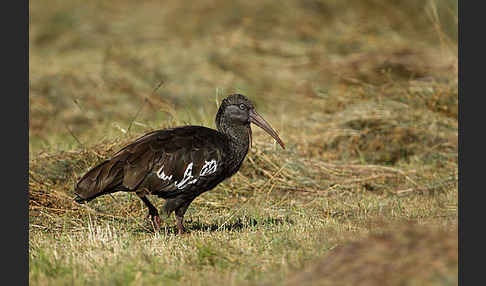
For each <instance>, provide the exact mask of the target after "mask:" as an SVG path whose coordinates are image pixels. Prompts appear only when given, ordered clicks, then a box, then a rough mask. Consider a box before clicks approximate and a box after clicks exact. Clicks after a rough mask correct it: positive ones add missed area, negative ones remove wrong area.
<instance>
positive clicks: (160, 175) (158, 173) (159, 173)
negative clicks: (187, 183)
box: [156, 165, 172, 181]
mask: <svg viewBox="0 0 486 286" xmlns="http://www.w3.org/2000/svg"><path fill="white" fill-rule="evenodd" d="M163 169H164V165H162V167H160V169H159V170H158V171H157V173H156V174H157V177H159V178H160V179H161V180H164V181H167V180H171V179H172V175H170V176H167V175H166V174H165V173H164V170H163Z"/></svg>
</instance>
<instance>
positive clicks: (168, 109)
mask: <svg viewBox="0 0 486 286" xmlns="http://www.w3.org/2000/svg"><path fill="white" fill-rule="evenodd" d="M29 39H30V41H29V59H30V66H29V80H30V96H29V100H30V105H29V108H30V122H29V126H30V129H29V134H30V151H31V153H32V152H33V153H35V152H37V151H38V150H47V149H52V148H54V149H55V150H59V149H61V150H62V149H66V148H71V147H80V146H79V143H78V142H76V140H75V139H74V138H73V136H72V135H75V136H76V137H77V138H78V139H79V141H81V142H82V143H83V144H87V145H89V144H91V143H94V142H97V141H100V140H101V139H103V138H107V137H108V138H110V137H116V136H120V135H123V134H124V133H125V131H127V129H128V126H130V123H132V121H133V118H135V116H136V119H135V121H133V123H132V125H131V129H130V131H131V132H135V133H136V132H142V131H144V130H148V129H152V128H160V127H166V126H171V125H174V124H184V123H191V124H204V125H211V124H212V125H211V126H214V123H213V121H214V119H213V117H214V114H215V111H216V109H217V103H218V101H219V100H221V98H222V97H224V96H226V95H228V94H230V93H234V92H239V93H243V94H245V95H247V96H249V97H250V98H252V99H253V100H254V101H256V103H257V107H258V109H259V110H261V112H262V113H263V114H265V115H266V116H267V117H268V116H270V119H271V122H272V123H273V124H274V125H275V126H274V127H275V128H277V129H278V130H279V131H280V132H281V134H282V135H283V136H284V137H285V138H287V140H286V141H288V142H289V144H291V145H297V144H298V141H299V136H301V135H303V134H300V133H298V134H295V133H294V132H292V130H293V128H295V127H300V126H303V125H304V126H309V129H307V130H308V132H306V134H305V135H306V136H313V135H316V136H319V140H320V139H322V135H323V134H319V133H322V132H328V133H329V132H331V133H333V134H328V135H330V136H331V137H332V136H333V135H336V134H334V133H336V132H339V130H337V129H340V128H341V127H342V126H340V127H339V126H327V127H329V128H325V129H327V130H323V129H319V128H318V127H316V126H313V125H316V121H319V122H320V123H321V124H320V125H321V127H323V126H322V124H329V123H331V122H332V121H336V118H335V116H330V117H323V116H324V115H328V114H335V115H337V113H339V112H342V111H343V110H346V108H348V107H350V106H351V105H354V104H355V103H358V102H360V103H364V102H366V101H367V102H368V103H370V104H371V106H368V107H367V108H369V109H370V110H366V112H368V111H370V112H371V111H373V110H374V112H378V111H377V110H376V109H377V108H378V107H377V106H376V104H377V103H378V102H381V103H382V100H387V99H390V100H394V101H398V102H404V101H406V102H407V104H409V106H414V107H415V106H420V108H428V110H432V111H434V112H439V113H442V114H443V115H444V116H448V117H450V118H456V119H457V1H452V0H441V1H432V0H431V1H423V0H417V1H415V0H409V1H381V0H366V1H353V0H340V1H332V0H330V1H324V0H304V1H284V2H281V1H269V0H264V1H250V2H248V1H218V0H212V1H197V2H186V1H145V0H141V1H124V0H122V1H83V2H79V1H69V0H68V1H55V0H49V1H32V2H30V30H29ZM160 83H163V84H162V85H161V86H160V88H158V89H157V90H156V91H154V89H156V88H157V86H159V84H160ZM382 107H383V106H382ZM363 108H364V107H363ZM378 109H379V108H378ZM385 109H389V107H385ZM137 111H139V113H138V114H137ZM395 115H396V114H395ZM272 116H273V117H274V118H271V117H272ZM350 120H352V118H350ZM313 127H316V128H317V129H313ZM330 127H332V128H330ZM330 129H332V130H334V131H330ZM341 131H342V130H341ZM71 133H72V134H71ZM293 135H295V136H293ZM331 137H328V138H331ZM302 141H303V143H304V145H305V142H306V140H305V139H304V140H302ZM317 143H319V142H317ZM320 143H322V142H320Z"/></svg>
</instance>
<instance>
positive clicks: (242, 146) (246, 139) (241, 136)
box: [218, 124, 250, 166]
mask: <svg viewBox="0 0 486 286" xmlns="http://www.w3.org/2000/svg"><path fill="white" fill-rule="evenodd" d="M218 130H219V132H221V133H223V134H225V135H226V136H227V138H228V139H229V145H230V152H231V154H232V157H233V158H232V159H233V161H234V162H235V164H237V165H238V166H239V165H241V163H242V162H243V159H245V156H246V154H247V153H248V147H249V146H250V125H238V126H225V125H224V124H222V125H220V126H218Z"/></svg>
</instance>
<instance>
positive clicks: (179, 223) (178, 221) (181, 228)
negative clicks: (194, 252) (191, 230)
mask: <svg viewBox="0 0 486 286" xmlns="http://www.w3.org/2000/svg"><path fill="white" fill-rule="evenodd" d="M176 226H177V230H178V234H179V235H183V234H188V232H187V230H186V228H185V227H184V225H183V224H182V217H176Z"/></svg>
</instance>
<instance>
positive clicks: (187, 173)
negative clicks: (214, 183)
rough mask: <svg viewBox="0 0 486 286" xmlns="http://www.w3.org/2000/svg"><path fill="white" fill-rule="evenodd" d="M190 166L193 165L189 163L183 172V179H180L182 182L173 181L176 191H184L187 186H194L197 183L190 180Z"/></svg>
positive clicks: (191, 176)
mask: <svg viewBox="0 0 486 286" xmlns="http://www.w3.org/2000/svg"><path fill="white" fill-rule="evenodd" d="M192 165H193V163H192V162H191V163H189V165H187V168H186V171H185V172H184V178H182V181H180V182H179V183H177V181H175V183H174V184H175V186H176V187H177V188H178V189H184V188H185V187H186V186H187V185H190V184H194V183H195V182H196V181H197V179H194V180H191V179H192V178H194V176H193V175H192ZM189 180H191V181H189Z"/></svg>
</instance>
